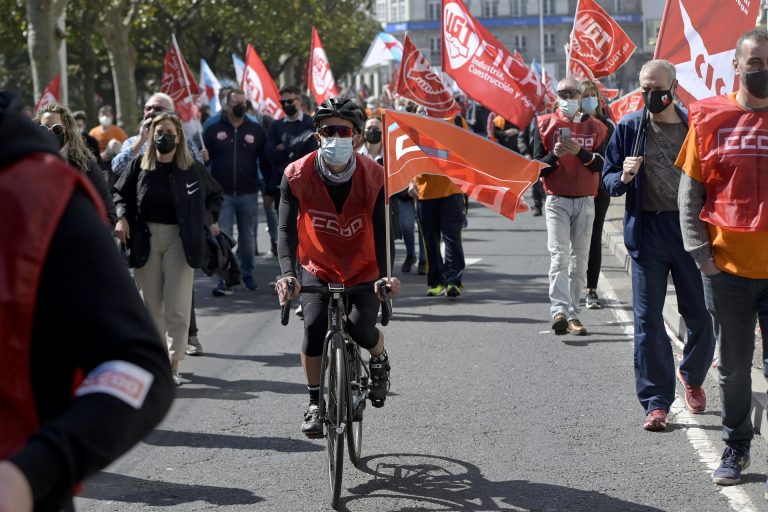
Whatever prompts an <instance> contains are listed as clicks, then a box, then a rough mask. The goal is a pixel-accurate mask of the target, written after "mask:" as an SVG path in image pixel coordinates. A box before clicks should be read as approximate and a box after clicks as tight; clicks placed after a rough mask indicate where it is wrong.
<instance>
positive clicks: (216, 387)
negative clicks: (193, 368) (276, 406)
mask: <svg viewBox="0 0 768 512" xmlns="http://www.w3.org/2000/svg"><path fill="white" fill-rule="evenodd" d="M181 376H182V378H184V379H186V380H188V381H189V383H190V384H192V385H194V384H198V385H200V386H205V387H192V386H189V385H184V386H182V387H180V388H178V389H177V390H176V398H210V399H214V400H251V399H253V398H257V393H265V392H266V393H278V394H281V395H301V394H306V393H307V386H305V385H304V384H297V383H294V382H280V381H275V380H257V379H254V380H233V381H229V380H224V379H217V378H216V377H206V376H203V375H195V374H194V373H186V372H181Z"/></svg>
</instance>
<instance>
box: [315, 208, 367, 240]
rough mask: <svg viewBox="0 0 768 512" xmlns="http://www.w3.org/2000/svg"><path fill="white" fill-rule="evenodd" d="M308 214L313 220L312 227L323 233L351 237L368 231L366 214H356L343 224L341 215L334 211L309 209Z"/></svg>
mask: <svg viewBox="0 0 768 512" xmlns="http://www.w3.org/2000/svg"><path fill="white" fill-rule="evenodd" d="M307 215H309V218H310V220H311V221H312V227H313V228H315V230H316V231H322V232H323V233H329V234H331V235H336V236H339V237H342V238H347V239H350V238H354V237H356V236H357V235H358V234H359V233H362V232H364V231H366V221H365V215H356V216H354V217H352V218H351V219H349V221H348V222H347V223H346V224H341V223H340V222H339V216H338V215H335V214H333V213H328V212H321V211H318V210H308V211H307Z"/></svg>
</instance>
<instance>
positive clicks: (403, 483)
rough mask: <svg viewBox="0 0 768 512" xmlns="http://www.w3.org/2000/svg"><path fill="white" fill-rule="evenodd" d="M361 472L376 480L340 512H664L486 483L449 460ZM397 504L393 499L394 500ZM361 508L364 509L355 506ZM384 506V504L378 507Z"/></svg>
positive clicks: (396, 460)
mask: <svg viewBox="0 0 768 512" xmlns="http://www.w3.org/2000/svg"><path fill="white" fill-rule="evenodd" d="M359 468H360V470H361V471H363V472H365V473H368V474H369V475H371V476H372V477H373V478H372V479H371V480H370V481H369V482H368V483H365V484H362V485H358V486H356V487H353V488H352V489H349V493H350V494H351V495H352V496H348V497H342V503H341V505H342V506H341V507H340V509H341V510H350V509H349V507H350V506H351V505H352V504H353V503H354V508H355V510H362V509H364V508H374V507H375V506H376V505H377V504H383V503H386V504H387V505H388V506H389V507H397V508H388V510H393V511H394V510H397V511H399V512H406V511H417V510H424V509H425V508H427V507H428V508H430V509H435V510H475V511H480V510H509V509H510V507H518V509H521V510H546V511H552V512H556V511H562V512H566V511H567V512H609V511H610V512H615V511H619V510H620V511H622V512H661V509H657V508H653V507H648V506H645V505H638V504H636V503H632V502H628V501H624V500H621V499H618V498H612V497H610V496H607V495H605V494H602V493H599V492H595V491H582V490H580V489H572V488H569V487H563V486H559V485H552V484H543V483H538V482H529V481H526V480H507V481H503V482H492V481H490V480H487V479H486V478H485V477H484V476H483V474H482V473H481V472H480V469H479V468H478V467H477V466H474V465H472V464H470V463H468V462H464V461H461V460H457V459H451V458H448V457H439V456H434V455H421V454H413V453H401V454H391V455H378V456H373V457H366V458H364V459H362V460H361V462H360V466H359ZM393 498H394V499H393ZM356 502H360V503H356ZM377 502H380V503H377Z"/></svg>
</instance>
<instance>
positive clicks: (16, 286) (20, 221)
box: [0, 153, 106, 460]
mask: <svg viewBox="0 0 768 512" xmlns="http://www.w3.org/2000/svg"><path fill="white" fill-rule="evenodd" d="M77 187H80V188H81V189H83V190H84V191H85V192H86V193H87V194H88V195H89V196H90V198H91V199H92V201H93V203H94V204H95V205H97V208H98V209H99V212H100V213H101V215H102V217H104V218H106V210H105V209H104V205H103V202H102V200H101V199H100V198H99V197H98V194H97V193H96V191H95V190H94V189H93V186H92V185H91V184H90V183H89V182H88V180H87V179H85V178H84V176H83V175H82V174H81V173H79V172H76V171H75V170H74V169H72V168H71V167H69V166H67V165H66V164H65V163H64V162H62V161H61V159H60V158H58V157H56V156H54V155H51V154H43V153H36V154H32V155H29V156H27V157H26V158H24V159H22V160H18V161H16V162H14V163H13V164H11V165H10V166H7V167H5V168H3V169H0V240H2V244H0V418H1V419H0V460H2V459H7V458H8V457H11V456H12V455H13V454H15V453H16V452H18V451H19V450H20V449H21V448H22V447H23V446H24V444H25V443H26V441H27V439H28V438H29V437H30V436H31V435H32V434H33V433H34V432H36V431H37V430H38V427H39V420H38V417H37V411H36V410H35V400H34V394H33V389H32V380H31V373H30V353H31V347H30V345H31V342H32V327H33V323H34V316H35V303H36V300H37V288H38V285H39V284H40V275H41V274H42V271H43V265H44V263H45V257H46V255H47V254H48V248H49V246H50V243H51V239H52V238H53V235H54V233H55V231H56V228H57V227H58V225H59V220H60V219H61V216H62V214H63V213H64V210H65V209H66V207H67V204H68V203H69V201H70V199H71V198H72V194H73V193H74V191H75V189H76V188H77ZM83 250H87V248H83ZM75 376H76V372H75V371H74V369H73V380H74V379H75Z"/></svg>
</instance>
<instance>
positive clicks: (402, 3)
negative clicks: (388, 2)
mask: <svg viewBox="0 0 768 512" xmlns="http://www.w3.org/2000/svg"><path fill="white" fill-rule="evenodd" d="M399 4H400V21H405V19H406V16H405V0H399Z"/></svg>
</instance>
